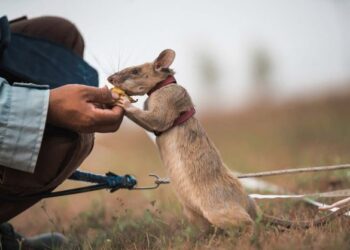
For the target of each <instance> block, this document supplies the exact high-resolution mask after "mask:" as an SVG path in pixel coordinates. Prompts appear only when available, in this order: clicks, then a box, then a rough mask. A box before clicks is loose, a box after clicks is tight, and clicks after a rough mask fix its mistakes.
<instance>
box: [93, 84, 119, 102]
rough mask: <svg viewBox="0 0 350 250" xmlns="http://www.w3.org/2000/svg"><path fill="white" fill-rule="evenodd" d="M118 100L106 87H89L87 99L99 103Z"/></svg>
mask: <svg viewBox="0 0 350 250" xmlns="http://www.w3.org/2000/svg"><path fill="white" fill-rule="evenodd" d="M116 100H118V96H117V95H113V94H112V93H111V91H110V90H109V89H108V88H107V87H103V88H93V87H92V88H89V101H91V102H94V103H100V104H110V103H114V102H115V101H116Z"/></svg>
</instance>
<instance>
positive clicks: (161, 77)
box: [108, 49, 345, 231]
mask: <svg viewBox="0 0 350 250" xmlns="http://www.w3.org/2000/svg"><path fill="white" fill-rule="evenodd" d="M174 58H175V52H174V51H173V50H170V49H167V50H164V51H163V52H161V53H160V55H159V56H158V57H157V58H156V59H155V61H153V62H150V63H145V64H142V65H139V66H135V67H129V68H126V69H124V70H121V71H120V72H117V73H115V74H113V75H111V76H110V77H108V81H109V82H110V83H112V84H113V85H114V86H116V87H118V88H121V89H122V90H124V91H125V93H126V94H127V95H131V96H134V95H144V94H146V93H148V95H149V97H148V98H147V100H146V102H145V105H144V110H142V109H139V108H137V107H135V106H133V105H132V104H131V103H130V101H129V99H128V98H126V97H123V96H122V97H120V99H119V101H118V105H119V106H121V107H123V108H124V110H125V114H126V116H127V117H128V118H130V119H131V120H132V121H134V122H135V123H137V124H138V125H140V126H141V127H143V128H144V129H146V130H147V131H151V132H155V133H156V135H157V139H156V142H157V145H158V148H159V151H160V155H161V159H162V161H163V164H164V165H165V166H166V167H167V169H168V172H169V175H170V177H171V180H172V184H173V185H174V189H175V191H176V193H177V196H178V198H179V200H180V202H181V203H182V205H183V208H184V212H185V214H186V216H187V217H188V219H189V220H190V221H192V222H193V223H195V224H196V225H200V226H201V227H205V228H207V227H208V226H209V225H210V224H212V225H214V226H216V227H219V228H222V229H226V228H231V227H242V226H244V227H245V228H248V230H249V231H250V230H251V229H252V226H253V221H254V220H255V219H256V218H257V217H260V218H262V220H263V221H264V220H266V221H267V222H269V223H272V224H278V225H282V226H285V227H301V228H307V227H309V226H311V225H315V226H317V225H322V224H324V223H325V222H327V221H328V220H329V219H330V218H334V217H336V216H337V215H339V214H341V213H343V212H344V210H345V209H343V210H338V211H337V212H335V213H331V214H330V215H328V216H325V217H322V218H320V219H317V220H314V221H307V222H298V223H295V222H290V221H286V220H280V219H277V218H274V217H270V216H266V215H264V214H262V213H261V212H260V210H259V208H258V206H257V205H256V203H255V201H254V200H253V199H251V198H250V197H249V196H248V195H247V193H246V192H245V190H244V189H243V187H242V185H241V183H240V182H239V180H238V179H237V178H236V177H235V176H234V174H233V173H232V172H231V171H230V170H229V169H228V168H227V167H226V166H225V164H224V162H223V160H222V158H221V156H220V154H219V152H218V150H217V149H216V147H215V146H214V144H213V143H212V141H211V140H210V139H209V138H208V136H207V134H206V132H205V131H204V129H203V127H202V126H201V124H200V123H199V121H198V120H197V119H196V118H195V117H194V116H193V115H194V113H195V111H194V105H193V103H192V100H191V97H190V96H189V94H188V92H187V91H186V89H185V88H184V87H182V86H181V85H178V84H176V81H175V78H174V77H173V75H174V71H173V70H172V69H170V68H169V67H170V65H171V64H172V62H173V61H174Z"/></svg>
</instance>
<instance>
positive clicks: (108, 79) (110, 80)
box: [107, 75, 113, 83]
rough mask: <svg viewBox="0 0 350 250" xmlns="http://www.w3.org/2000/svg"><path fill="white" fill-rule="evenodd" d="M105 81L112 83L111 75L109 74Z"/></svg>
mask: <svg viewBox="0 0 350 250" xmlns="http://www.w3.org/2000/svg"><path fill="white" fill-rule="evenodd" d="M107 81H109V82H110V83H113V75H111V76H109V77H108V78H107Z"/></svg>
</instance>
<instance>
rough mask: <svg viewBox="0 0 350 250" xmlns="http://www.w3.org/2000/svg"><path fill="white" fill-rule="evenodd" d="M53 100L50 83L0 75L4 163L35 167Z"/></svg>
mask: <svg viewBox="0 0 350 250" xmlns="http://www.w3.org/2000/svg"><path fill="white" fill-rule="evenodd" d="M48 103H49V89H48V86H44V85H34V84H27V83H15V84H13V85H10V84H8V82H7V81H6V80H5V79H3V78H0V164H1V165H3V166H5V167H9V168H14V169H17V170H21V171H25V172H31V173H33V172H34V170H35V165H36V162H37V159H38V154H39V151H40V146H41V142H42V138H43V134H44V129H45V123H46V116H47V110H48Z"/></svg>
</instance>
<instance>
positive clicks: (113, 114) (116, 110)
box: [92, 106, 124, 126]
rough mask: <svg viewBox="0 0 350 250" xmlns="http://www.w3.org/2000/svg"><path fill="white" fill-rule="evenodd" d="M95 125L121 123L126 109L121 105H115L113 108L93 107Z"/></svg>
mask: <svg viewBox="0 0 350 250" xmlns="http://www.w3.org/2000/svg"><path fill="white" fill-rule="evenodd" d="M92 115H93V116H94V118H95V119H94V121H95V125H97V126H113V125H116V124H119V123H120V122H121V120H122V119H123V116H124V110H123V109H122V108H121V107H118V106H114V107H113V108H112V109H98V108H94V109H93V114H92Z"/></svg>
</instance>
